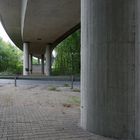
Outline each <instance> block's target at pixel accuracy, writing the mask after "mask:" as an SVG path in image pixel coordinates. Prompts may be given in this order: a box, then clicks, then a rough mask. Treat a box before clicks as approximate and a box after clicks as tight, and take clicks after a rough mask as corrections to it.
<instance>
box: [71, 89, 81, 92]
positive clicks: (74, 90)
mask: <svg viewBox="0 0 140 140" xmlns="http://www.w3.org/2000/svg"><path fill="white" fill-rule="evenodd" d="M72 91H73V92H80V89H73V90H72Z"/></svg>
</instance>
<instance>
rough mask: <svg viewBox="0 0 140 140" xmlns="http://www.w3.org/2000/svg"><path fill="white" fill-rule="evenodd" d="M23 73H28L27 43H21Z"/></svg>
mask: <svg viewBox="0 0 140 140" xmlns="http://www.w3.org/2000/svg"><path fill="white" fill-rule="evenodd" d="M23 75H29V43H27V42H25V43H23Z"/></svg>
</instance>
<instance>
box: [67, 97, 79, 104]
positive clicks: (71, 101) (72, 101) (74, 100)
mask: <svg viewBox="0 0 140 140" xmlns="http://www.w3.org/2000/svg"><path fill="white" fill-rule="evenodd" d="M67 103H68V104H72V105H78V106H79V105H80V97H77V96H71V97H69V99H68V101H67Z"/></svg>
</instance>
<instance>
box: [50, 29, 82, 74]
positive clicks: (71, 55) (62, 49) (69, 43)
mask: <svg viewBox="0 0 140 140" xmlns="http://www.w3.org/2000/svg"><path fill="white" fill-rule="evenodd" d="M55 51H56V53H57V56H56V58H55V61H54V64H53V74H57V75H70V74H72V73H73V74H80V30H78V31H76V32H75V33H73V34H72V35H70V36H69V37H68V38H66V39H65V40H64V41H62V42H61V43H60V44H59V45H58V46H57V47H56V48H55Z"/></svg>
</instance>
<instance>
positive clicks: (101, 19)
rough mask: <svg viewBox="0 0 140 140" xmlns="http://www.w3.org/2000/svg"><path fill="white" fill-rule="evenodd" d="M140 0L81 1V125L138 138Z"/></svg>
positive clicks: (85, 127) (139, 123)
mask: <svg viewBox="0 0 140 140" xmlns="http://www.w3.org/2000/svg"><path fill="white" fill-rule="evenodd" d="M138 13H140V1H137V0H116V1H115V0H109V1H106V0H81V34H82V35H81V45H82V46H81V65H82V67H81V126H82V127H83V128H84V129H86V130H89V131H91V132H93V133H96V134H99V135H104V136H108V137H117V138H122V139H123V138H124V139H140V43H139V42H140V27H139V24H140V14H138Z"/></svg>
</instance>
